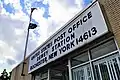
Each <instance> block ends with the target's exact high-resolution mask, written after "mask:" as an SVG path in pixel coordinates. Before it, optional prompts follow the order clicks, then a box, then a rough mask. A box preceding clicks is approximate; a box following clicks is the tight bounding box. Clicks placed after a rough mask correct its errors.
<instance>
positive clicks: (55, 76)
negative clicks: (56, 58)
mask: <svg viewBox="0 0 120 80" xmlns="http://www.w3.org/2000/svg"><path fill="white" fill-rule="evenodd" d="M50 80H69V72H68V66H67V63H65V64H62V63H60V64H58V65H57V66H54V67H52V68H51V69H50Z"/></svg>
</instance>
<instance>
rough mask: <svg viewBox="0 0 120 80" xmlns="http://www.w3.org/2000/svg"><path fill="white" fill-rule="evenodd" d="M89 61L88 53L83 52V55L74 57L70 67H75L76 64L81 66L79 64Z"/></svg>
mask: <svg viewBox="0 0 120 80" xmlns="http://www.w3.org/2000/svg"><path fill="white" fill-rule="evenodd" d="M88 60H89V58H88V53H87V52H84V53H81V54H80V55H78V56H76V57H74V58H72V59H71V61H72V64H71V65H72V67H73V66H76V65H78V64H81V63H84V62H87V61H88Z"/></svg>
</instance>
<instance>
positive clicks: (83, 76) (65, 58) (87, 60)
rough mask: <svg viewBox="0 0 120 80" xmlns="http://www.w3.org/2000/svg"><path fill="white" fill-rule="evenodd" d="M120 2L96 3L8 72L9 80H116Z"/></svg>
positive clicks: (119, 71)
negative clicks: (10, 72) (10, 73)
mask: <svg viewBox="0 0 120 80" xmlns="http://www.w3.org/2000/svg"><path fill="white" fill-rule="evenodd" d="M119 15H120V1H119V0H98V1H95V2H93V3H91V4H90V5H88V6H87V7H86V8H85V9H83V10H82V11H80V12H79V13H78V14H77V15H75V16H74V17H73V18H72V19H71V20H70V21H68V22H67V23H66V24H65V25H64V26H63V27H62V28H61V29H60V30H59V31H57V32H56V33H55V34H53V35H52V36H51V37H50V38H49V39H48V40H47V41H45V43H43V44H42V45H41V46H40V47H38V48H37V49H36V50H35V51H34V52H33V53H32V54H31V55H30V56H28V57H27V58H26V60H25V62H26V64H24V66H25V67H24V74H25V76H21V73H22V65H23V64H22V63H20V64H19V65H18V66H17V67H15V68H14V69H13V70H12V76H11V80H120V16H119Z"/></svg>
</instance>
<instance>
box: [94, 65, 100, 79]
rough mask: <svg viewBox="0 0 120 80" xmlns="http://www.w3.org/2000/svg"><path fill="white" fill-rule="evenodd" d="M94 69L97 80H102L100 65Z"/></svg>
mask: <svg viewBox="0 0 120 80" xmlns="http://www.w3.org/2000/svg"><path fill="white" fill-rule="evenodd" d="M94 69H95V80H100V74H99V69H98V65H95V66H94Z"/></svg>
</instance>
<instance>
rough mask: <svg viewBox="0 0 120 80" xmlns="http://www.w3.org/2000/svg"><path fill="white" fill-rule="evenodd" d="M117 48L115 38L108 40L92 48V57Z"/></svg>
mask: <svg viewBox="0 0 120 80" xmlns="http://www.w3.org/2000/svg"><path fill="white" fill-rule="evenodd" d="M115 50H117V47H116V45H115V42H114V41H113V40H110V41H107V42H105V43H103V44H101V45H99V46H97V47H95V48H93V49H91V56H92V59H94V58H97V57H100V56H103V55H105V54H107V53H110V52H113V51H115Z"/></svg>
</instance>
